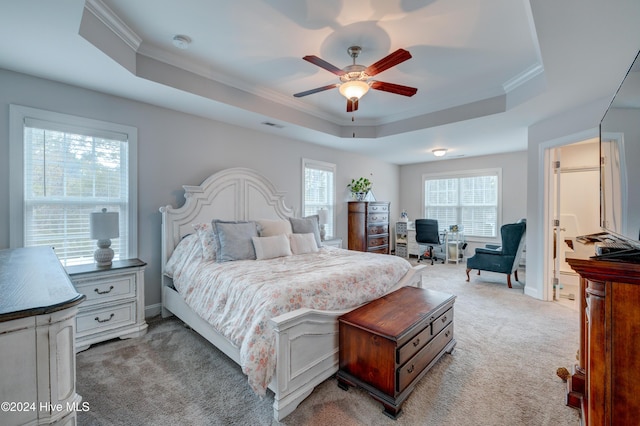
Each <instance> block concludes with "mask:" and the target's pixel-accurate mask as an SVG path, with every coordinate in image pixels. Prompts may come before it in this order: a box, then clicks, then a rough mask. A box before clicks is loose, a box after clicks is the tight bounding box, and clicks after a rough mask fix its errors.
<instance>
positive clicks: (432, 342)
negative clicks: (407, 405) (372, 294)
mask: <svg viewBox="0 0 640 426" xmlns="http://www.w3.org/2000/svg"><path fill="white" fill-rule="evenodd" d="M454 302H455V296H453V295H451V294H447V293H441V292H438V291H433V290H426V289H421V288H416V287H403V288H401V289H399V290H397V291H394V292H393V293H390V294H388V295H386V296H383V297H381V298H379V299H376V300H374V301H372V302H370V303H368V304H366V305H364V306H361V307H360V308H358V309H355V310H353V311H351V312H349V313H347V314H345V315H342V316H341V317H340V318H338V327H339V340H340V369H339V371H338V374H337V377H338V385H339V386H340V387H341V388H343V389H345V390H346V389H348V387H349V386H359V387H361V388H363V389H365V390H366V391H367V392H369V394H370V395H371V396H372V397H373V398H374V399H376V400H377V401H379V402H380V403H382V405H383V406H384V413H385V414H386V415H388V416H389V417H391V418H396V417H397V416H398V415H399V414H400V410H401V408H402V404H403V403H404V401H405V400H406V399H407V398H408V397H409V395H410V394H411V392H412V391H413V389H414V387H415V386H416V384H417V383H418V381H419V380H420V379H421V378H422V377H423V376H424V375H425V374H426V373H427V371H428V370H429V369H430V368H431V367H432V366H433V365H434V364H435V363H436V362H437V361H438V360H439V359H440V357H441V356H442V355H444V354H445V353H447V352H449V353H451V352H452V351H453V348H454V347H455V345H456V341H455V339H454V338H453V304H454Z"/></svg>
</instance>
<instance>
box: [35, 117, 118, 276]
mask: <svg viewBox="0 0 640 426" xmlns="http://www.w3.org/2000/svg"><path fill="white" fill-rule="evenodd" d="M126 136H127V135H125V134H120V133H117V132H110V131H103V130H96V129H93V130H91V129H86V128H81V127H77V126H75V127H74V126H66V125H64V124H56V123H50V122H47V121H44V120H33V119H26V118H25V122H24V245H25V247H29V246H52V247H54V248H55V252H56V254H57V255H58V257H59V258H60V260H61V261H62V263H63V264H64V265H65V266H66V265H72V264H82V263H91V262H93V252H94V250H95V248H96V246H95V244H96V242H95V241H93V240H91V239H90V237H89V214H90V213H91V212H96V211H100V210H101V209H102V208H106V209H107V210H108V211H115V212H118V213H119V221H120V224H119V228H120V237H119V238H116V239H114V240H112V245H111V248H112V249H113V250H114V252H115V256H114V260H118V259H124V258H127V257H128V253H127V251H128V249H127V247H128V244H127V241H128V238H129V235H128V230H129V224H128V217H129V214H128V213H129V212H128V209H129V193H128V188H129V176H128V170H129V164H128V162H129V155H128V143H127V138H126Z"/></svg>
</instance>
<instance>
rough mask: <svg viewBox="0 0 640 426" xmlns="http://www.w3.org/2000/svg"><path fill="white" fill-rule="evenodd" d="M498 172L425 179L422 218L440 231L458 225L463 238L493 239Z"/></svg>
mask: <svg viewBox="0 0 640 426" xmlns="http://www.w3.org/2000/svg"><path fill="white" fill-rule="evenodd" d="M500 175H501V174H500V172H499V171H498V170H491V171H482V172H478V173H475V174H472V175H459V176H441V177H440V176H438V177H436V176H433V177H430V176H425V177H423V180H424V200H425V206H424V211H425V217H427V218H430V219H437V220H438V225H439V226H440V228H441V229H448V228H449V226H451V225H458V226H459V227H460V228H461V229H462V230H463V231H464V233H465V235H466V236H472V237H473V236H475V237H486V238H495V237H497V232H498V220H499V217H498V211H499V199H500V197H499V191H500Z"/></svg>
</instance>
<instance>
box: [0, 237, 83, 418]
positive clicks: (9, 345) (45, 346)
mask: <svg viewBox="0 0 640 426" xmlns="http://www.w3.org/2000/svg"><path fill="white" fill-rule="evenodd" d="M0 295H1V296H2V297H0V377H1V378H0V403H2V409H1V410H0V425H3V426H14V425H50V424H55V425H65V426H67V425H68V426H75V425H76V411H78V410H86V409H89V406H88V403H87V402H82V398H81V397H80V395H78V394H77V393H76V353H75V342H74V334H75V319H76V313H77V311H78V305H79V304H80V303H81V302H82V300H83V299H84V296H83V295H82V294H80V293H78V292H77V291H76V290H75V288H74V287H73V285H72V284H71V282H70V281H69V277H68V276H67V274H66V273H65V271H64V268H63V267H62V265H61V264H60V261H59V260H58V258H57V256H56V255H55V253H54V252H53V250H52V249H51V248H48V247H30V248H20V249H11V250H0Z"/></svg>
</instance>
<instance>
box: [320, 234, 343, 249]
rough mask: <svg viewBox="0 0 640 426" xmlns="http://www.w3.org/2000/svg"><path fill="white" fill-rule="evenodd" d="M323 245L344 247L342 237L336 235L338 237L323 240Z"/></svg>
mask: <svg viewBox="0 0 640 426" xmlns="http://www.w3.org/2000/svg"><path fill="white" fill-rule="evenodd" d="M322 245H323V246H331V247H337V248H342V238H340V237H336V238H331V239H329V240H324V241H323V242H322Z"/></svg>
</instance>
